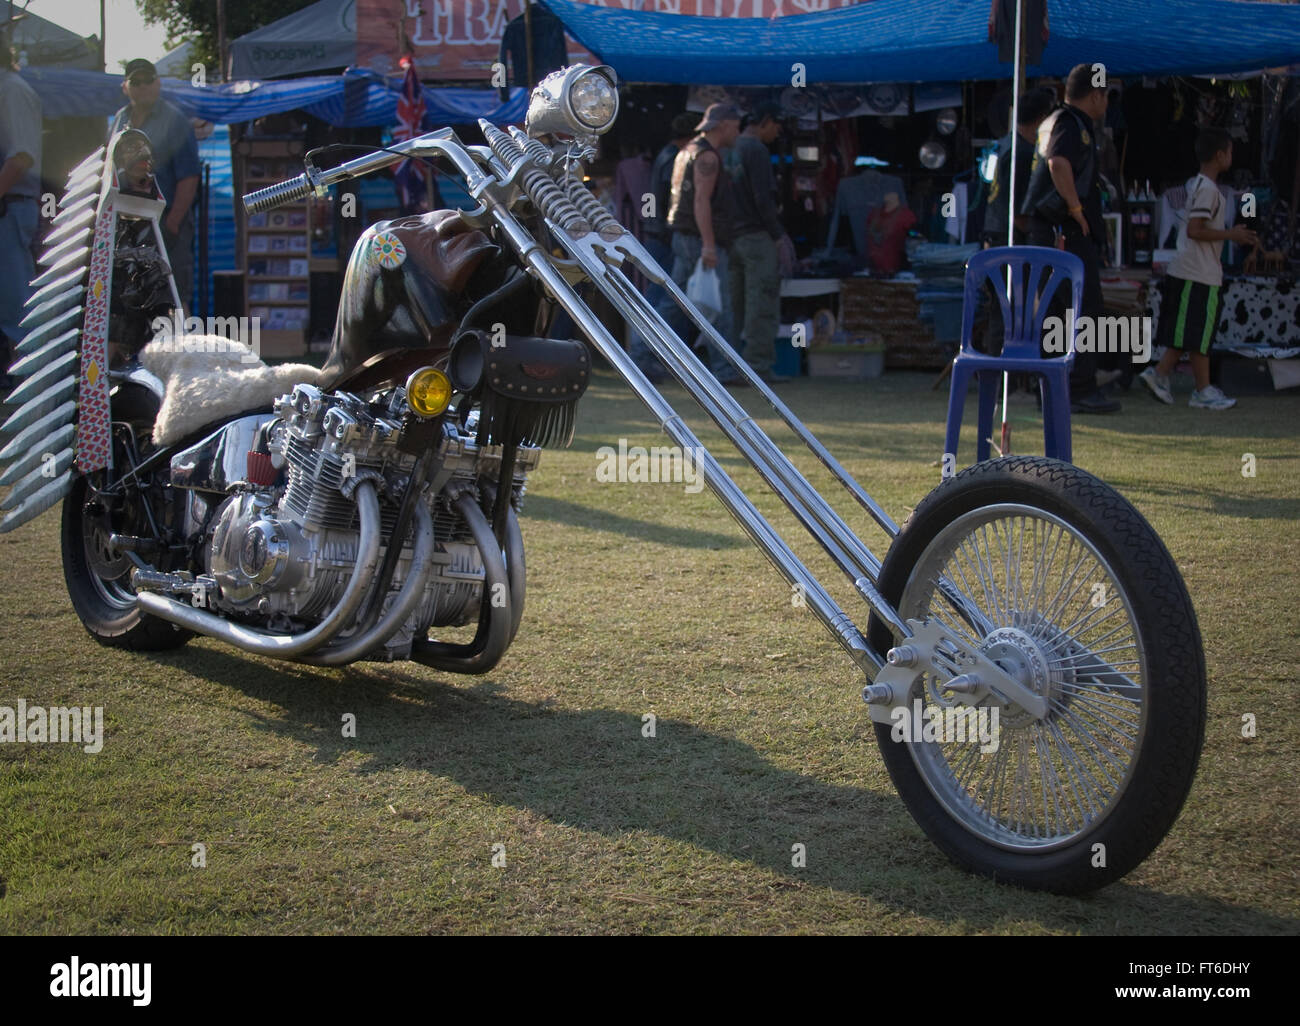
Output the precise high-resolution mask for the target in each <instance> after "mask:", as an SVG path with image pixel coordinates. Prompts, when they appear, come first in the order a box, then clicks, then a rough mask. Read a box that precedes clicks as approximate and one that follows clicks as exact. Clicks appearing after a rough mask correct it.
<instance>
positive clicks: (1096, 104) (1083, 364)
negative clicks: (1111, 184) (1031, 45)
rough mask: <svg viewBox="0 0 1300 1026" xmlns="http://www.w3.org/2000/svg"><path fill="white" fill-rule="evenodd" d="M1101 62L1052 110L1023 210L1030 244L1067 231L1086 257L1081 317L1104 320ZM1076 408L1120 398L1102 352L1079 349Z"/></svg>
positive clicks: (1056, 308)
mask: <svg viewBox="0 0 1300 1026" xmlns="http://www.w3.org/2000/svg"><path fill="white" fill-rule="evenodd" d="M1098 75H1104V72H1103V71H1102V70H1101V69H1100V68H1096V69H1095V68H1094V66H1093V65H1091V64H1079V65H1076V66H1075V68H1074V69H1073V70H1072V71H1071V72H1070V77H1069V78H1068V79H1067V80H1066V85H1065V101H1066V102H1065V103H1064V105H1062V106H1060V107H1058V108H1057V109H1056V110H1055V111H1053V112H1052V113H1051V114H1050V115H1049V116H1048V118H1047V119H1046V120H1045V121H1044V122H1043V124H1042V125H1041V126H1040V128H1039V131H1038V148H1037V150H1036V152H1035V154H1034V167H1033V171H1032V173H1031V174H1030V178H1029V191H1028V193H1027V194H1026V196H1025V203H1024V206H1023V207H1021V212H1022V213H1024V214H1027V215H1028V216H1029V229H1028V231H1027V232H1026V236H1027V239H1028V242H1029V244H1030V245H1031V246H1055V245H1056V235H1057V233H1058V232H1060V233H1061V234H1062V235H1063V236H1064V237H1065V249H1066V251H1067V252H1070V253H1073V254H1074V255H1075V256H1077V257H1078V258H1079V259H1080V260H1082V261H1083V268H1084V279H1083V309H1082V310H1081V311H1078V312H1077V313H1078V314H1079V315H1081V316H1085V317H1091V318H1100V317H1102V316H1104V313H1105V306H1104V302H1103V299H1102V294H1101V248H1100V247H1101V246H1103V245H1104V244H1105V238H1106V229H1105V225H1104V222H1103V221H1102V217H1101V189H1100V188H1099V185H1098V174H1099V171H1098V162H1099V161H1098V145H1097V127H1096V126H1097V122H1099V121H1101V120H1102V118H1104V117H1105V116H1106V107H1107V103H1108V93H1107V91H1106V86H1105V83H1104V80H1103V81H1101V82H1100V84H1094V83H1097V82H1098V78H1097V76H1098ZM1064 289H1065V286H1062V287H1061V289H1058V291H1057V293H1056V299H1055V300H1054V302H1053V304H1052V305H1053V313H1054V314H1056V315H1057V316H1063V309H1064V307H1065V306H1066V305H1067V303H1068V293H1067V298H1065V299H1063V298H1062V297H1061V293H1062V291H1064ZM1070 409H1071V411H1072V412H1074V413H1113V412H1114V411H1116V410H1118V409H1119V403H1117V402H1115V401H1114V400H1112V399H1108V398H1107V397H1106V396H1104V395H1103V394H1102V393H1101V391H1100V389H1098V388H1097V356H1096V354H1095V353H1092V352H1088V353H1076V354H1075V357H1074V367H1073V369H1072V370H1071V372H1070Z"/></svg>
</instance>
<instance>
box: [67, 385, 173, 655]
mask: <svg viewBox="0 0 1300 1026" xmlns="http://www.w3.org/2000/svg"><path fill="white" fill-rule="evenodd" d="M114 414H115V415H116V414H118V403H117V402H116V400H115V402H114ZM151 424H152V418H147V419H145V420H143V421H142V422H141V423H140V424H137V425H135V426H134V427H130V428H128V426H127V425H126V424H125V423H123V422H120V421H119V422H116V423H115V424H114V433H115V435H118V436H119V437H118V439H117V444H116V445H115V451H114V459H115V466H117V467H119V468H120V467H123V466H127V465H128V463H127V444H130V445H131V451H132V452H137V451H139V452H143V451H146V449H147V446H148V445H149V444H150V443H149V441H148V435H149V430H150V425H151ZM121 432H130V433H131V435H132V437H131V439H130V440H129V443H127V442H126V440H125V439H123V438H122V437H121V436H120V433H121ZM93 479H94V483H95V484H96V486H97V487H98V488H100V489H103V491H100V492H97V491H96V489H95V488H92V487H91V484H92V480H91V479H90V478H87V477H85V476H82V477H79V478H78V479H77V481H76V483H75V484H74V485H73V486H72V491H71V492H69V493H68V495H67V497H66V498H65V499H64V500H63V529H62V547H63V578H64V581H65V582H66V583H67V586H68V597H69V598H70V599H71V600H72V607H73V609H75V610H76V612H77V616H78V618H80V620H81V622H82V624H83V625H84V626H85V628H86V630H87V631H88V632H89V633H90V636H91V637H92V638H94V639H95V640H96V641H98V642H99V643H100V644H103V645H112V646H115V647H119V648H128V649H132V650H134V651H138V652H144V651H163V650H166V649H170V648H178V647H179V646H181V645H183V644H185V642H187V641H189V639H190V638H191V637H193V635H192V634H191V633H190V632H189V631H185V630H181V629H180V628H178V627H176V626H174V625H173V624H170V623H168V622H167V621H166V620H160V619H158V618H157V617H155V616H148V615H146V614H144V613H142V612H140V610H139V609H138V608H137V607H136V604H135V590H134V589H133V588H132V587H131V570H132V569H133V567H134V565H135V564H134V563H132V561H131V560H130V559H129V558H128V557H127V555H126V554H125V553H123V552H120V551H118V550H117V549H115V548H114V547H113V545H112V542H111V540H110V539H111V538H112V536H113V535H114V534H122V535H131V536H138V537H149V536H150V535H151V534H152V525H151V521H150V518H149V515H148V511H147V510H146V509H145V503H146V502H147V501H148V499H147V498H146V493H145V491H143V490H142V488H145V487H147V482H142V483H141V487H132V488H118V489H107V488H106V487H105V486H106V482H107V472H104V471H99V472H96V473H95V474H94V475H93Z"/></svg>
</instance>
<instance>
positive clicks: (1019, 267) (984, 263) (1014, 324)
mask: <svg viewBox="0 0 1300 1026" xmlns="http://www.w3.org/2000/svg"><path fill="white" fill-rule="evenodd" d="M1008 269H1009V270H1010V272H1011V299H1010V300H1008V299H1007V277H1006V274H1007V271H1008ZM1044 279H1045V280H1044ZM1067 281H1068V282H1069V283H1070V286H1071V293H1072V295H1071V300H1072V301H1071V302H1070V303H1069V304H1068V305H1069V307H1070V308H1071V309H1072V310H1074V315H1075V317H1076V318H1077V317H1078V316H1079V314H1080V306H1081V304H1082V302H1083V261H1082V260H1080V259H1079V258H1078V257H1077V256H1075V255H1074V254H1073V253H1067V252H1065V251H1064V250H1061V249H1050V248H1048V247H1046V246H997V247H994V248H992V249H985V250H981V251H980V252H978V253H976V254H975V255H974V256H973V257H971V258H970V260H968V261H967V262H966V281H965V296H964V298H963V303H962V326H961V347H962V350H963V351H964V352H968V353H973V352H974V350H973V349H972V348H971V332H972V331H973V330H974V327H975V309H976V307H977V306H978V305H979V294H980V290H981V289H982V288H983V287H984V283H985V282H988V283H989V284H990V285H991V286H992V288H993V294H994V295H995V296H996V297H997V300H998V302H999V303H1001V304H1002V323H1003V325H1004V330H1005V335H1004V337H1003V344H1002V355H1003V356H1004V357H1007V358H1009V359H1037V358H1038V357H1039V355H1040V348H1039V343H1040V340H1041V339H1042V337H1043V321H1044V320H1046V318H1047V316H1048V314H1049V313H1050V312H1051V301H1052V297H1053V296H1055V295H1056V292H1057V290H1058V289H1059V288H1060V287H1061V285H1062V284H1064V283H1065V282H1067ZM1065 316H1066V318H1067V320H1066V324H1065V325H1064V326H1063V327H1066V328H1068V329H1072V327H1073V322H1071V321H1070V320H1069V315H1068V314H1066V315H1065ZM1068 338H1069V345H1068V348H1067V349H1066V351H1065V352H1064V353H1062V354H1061V356H1062V357H1065V356H1068V355H1069V354H1070V353H1072V352H1074V331H1073V330H1068Z"/></svg>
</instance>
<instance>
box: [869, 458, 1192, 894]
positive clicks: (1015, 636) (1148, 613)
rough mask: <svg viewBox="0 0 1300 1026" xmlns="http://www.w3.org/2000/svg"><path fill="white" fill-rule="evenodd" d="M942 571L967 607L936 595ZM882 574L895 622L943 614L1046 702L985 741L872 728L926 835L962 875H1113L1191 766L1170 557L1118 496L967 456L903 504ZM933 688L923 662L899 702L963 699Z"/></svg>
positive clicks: (1087, 886)
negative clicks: (911, 504)
mask: <svg viewBox="0 0 1300 1026" xmlns="http://www.w3.org/2000/svg"><path fill="white" fill-rule="evenodd" d="M1058 554H1059V557H1060V558H1059V559H1058ZM1049 555H1050V558H1049ZM1071 567H1072V568H1073V569H1074V571H1075V572H1074V575H1073V576H1072V577H1071V575H1070V574H1069V573H1067V571H1068V570H1069V569H1070V568H1071ZM940 574H942V575H943V576H944V577H946V578H947V579H948V580H950V581H952V582H954V583H955V584H956V585H957V587H958V588H959V589H960V590H961V591H962V593H963V594H964V595H965V596H966V598H967V601H968V602H970V603H971V605H973V606H974V607H975V610H976V611H972V610H971V609H970V608H968V609H967V610H966V616H963V615H962V613H961V612H959V611H958V610H957V609H956V607H955V606H954V605H953V604H952V603H951V602H950V601H949V600H948V599H946V598H944V597H943V595H942V593H941V592H940V591H939V590H938V589H937V588H936V586H935V584H934V581H935V579H936V577H937V576H938V575H940ZM963 582H965V583H963ZM1098 586H1100V590H1099V588H1098ZM879 587H880V591H881V592H882V593H883V595H884V597H885V598H886V599H887V600H888V601H889V602H890V603H891V604H893V605H894V606H895V608H896V609H898V612H899V614H900V616H902V617H903V618H904V619H909V618H918V619H919V618H923V617H927V616H929V617H932V618H936V619H939V620H942V621H943V622H944V624H945V625H946V626H948V627H949V629H951V630H953V631H954V632H955V633H958V634H961V635H964V636H966V637H967V638H968V639H970V640H972V641H973V642H974V643H975V644H976V645H977V646H978V647H981V648H983V649H984V650H985V652H986V654H988V656H989V658H994V659H995V660H996V661H998V662H999V663H1000V664H1001V665H1003V668H1004V669H1007V670H1008V671H1009V672H1010V671H1011V668H1012V667H1017V668H1018V671H1017V674H1016V675H1017V676H1019V677H1020V679H1021V682H1022V683H1025V684H1027V685H1028V686H1031V687H1032V688H1033V690H1035V691H1036V692H1037V693H1039V694H1047V695H1048V697H1049V706H1048V708H1049V712H1048V715H1047V716H1046V717H1044V718H1043V719H1042V720H1039V721H1034V720H1033V718H1032V717H1030V716H1029V715H1028V714H1027V713H1024V712H1023V710H1021V711H1020V715H1019V716H1017V715H1016V711H1015V710H1016V709H1018V707H1012V708H1010V709H1008V710H1006V711H1007V713H1008V716H1007V717H1004V719H1003V722H1002V723H1001V725H1000V729H999V734H998V737H999V743H998V747H997V751H996V752H994V751H990V752H987V753H985V752H983V751H981V750H979V749H976V748H975V747H974V746H972V745H969V744H966V745H965V746H958V745H956V744H955V743H950V742H952V741H953V739H952V738H948V739H946V741H939V740H932V741H924V740H920V739H911V738H905V739H902V740H895V739H894V735H895V733H896V731H895V727H894V725H892V724H886V723H877V724H875V727H876V737H877V740H878V741H879V742H880V747H881V753H882V755H883V757H884V760H885V765H886V766H887V767H888V769H889V774H890V776H891V777H892V778H893V781H894V784H895V786H896V787H897V788H898V791H899V794H900V796H901V797H902V799H903V801H904V803H905V804H906V805H907V808H908V810H909V811H910V812H911V814H912V816H913V817H914V818H915V819H916V821H917V823H918V824H920V826H921V828H922V829H923V830H924V831H925V833H926V834H927V835H928V836H929V837H930V839H931V840H932V841H933V842H934V843H935V844H936V845H938V846H939V848H941V849H942V850H943V851H944V852H945V853H946V854H947V855H948V856H949V857H950V858H951V859H952V860H953V861H954V862H956V863H957V864H958V865H960V866H962V867H963V868H965V869H967V870H969V871H970V872H973V873H976V874H979V875H982V876H988V877H992V878H993V879H995V880H998V881H1002V882H1005V883H1012V884H1016V885H1018V886H1021V887H1027V888H1031V889H1036V890H1047V891H1053V892H1055V893H1058V894H1077V893H1082V892H1085V891H1090V890H1093V889H1095V888H1098V887H1101V886H1103V885H1104V884H1107V883H1110V882H1112V881H1114V880H1117V879H1119V878H1120V877H1122V876H1123V875H1124V874H1125V873H1127V872H1129V870H1131V869H1132V868H1133V867H1135V866H1136V865H1138V864H1139V863H1140V862H1141V861H1142V860H1143V859H1145V858H1146V857H1147V855H1149V854H1150V853H1151V852H1152V851H1153V850H1154V849H1155V848H1156V846H1157V845H1158V844H1159V843H1160V841H1161V840H1162V839H1163V838H1164V836H1165V834H1166V833H1167V832H1168V831H1169V829H1170V827H1172V825H1173V823H1174V821H1175V820H1176V819H1177V817H1178V813H1179V811H1180V810H1181V808H1182V806H1183V803H1184V801H1185V800H1186V798H1187V794H1188V791H1189V790H1190V789H1191V785H1192V780H1193V777H1194V776H1195V773H1196V766H1197V762H1198V760H1199V756H1200V751H1201V746H1202V743H1203V741H1204V736H1205V702H1206V682H1205V656H1204V652H1203V650H1202V645H1201V635H1200V630H1199V627H1198V626H1197V622H1196V614H1195V612H1194V610H1193V608H1192V603H1191V598H1190V597H1189V596H1188V593H1187V588H1186V586H1185V585H1184V583H1183V579H1182V576H1181V575H1180V574H1179V572H1178V568H1177V566H1176V565H1175V563H1174V561H1173V558H1172V557H1171V556H1170V555H1169V552H1168V550H1167V549H1166V548H1165V546H1164V544H1163V543H1162V542H1161V540H1160V538H1159V536H1158V535H1157V534H1156V533H1155V531H1154V530H1153V529H1152V528H1151V526H1150V525H1149V524H1148V523H1147V522H1146V520H1145V519H1143V517H1142V515H1141V514H1140V513H1138V511H1137V510H1136V509H1134V508H1133V506H1132V505H1131V504H1130V503H1129V502H1128V501H1127V500H1126V499H1124V498H1123V496H1121V495H1120V494H1119V493H1118V492H1116V491H1115V490H1114V489H1112V488H1110V487H1109V486H1108V485H1106V484H1104V483H1103V482H1102V481H1099V480H1098V479H1097V478H1095V477H1093V476H1092V475H1091V474H1088V473H1087V472H1086V471H1083V470H1080V469H1079V468H1077V467H1075V466H1072V465H1070V464H1067V463H1061V462H1059V461H1056V460H1048V459H1043V458H1041V457H1028V456H1012V457H1007V458H1004V459H999V460H992V461H987V462H984V463H980V464H976V465H975V466H973V467H970V468H967V469H966V470H964V471H963V472H962V473H960V474H958V475H957V476H956V477H954V478H952V479H950V480H948V481H945V482H944V483H943V484H942V485H940V486H939V487H938V488H936V489H935V490H934V491H933V492H931V493H930V494H929V495H928V496H927V497H926V498H925V499H924V500H923V501H922V502H921V504H920V505H919V506H918V507H917V508H916V510H915V512H914V513H913V514H912V516H911V517H910V518H909V519H908V521H907V523H906V524H905V525H904V527H903V529H902V530H901V531H900V532H899V534H898V536H897V537H896V538H895V539H894V543H893V546H892V547H891V548H890V550H889V554H888V556H887V557H886V558H885V561H884V564H883V566H882V568H881V574H880V580H879ZM1049 596H1050V598H1049ZM1098 596H1100V603H1098V601H1096V599H1097V597H1098ZM993 630H996V631H997V632H998V637H997V638H991V637H990V634H991V632H992V631H993ZM870 639H871V644H872V647H873V648H874V649H875V650H876V651H877V652H878V653H880V654H881V655H882V656H883V655H884V653H885V652H886V650H887V649H888V648H890V647H891V645H893V644H895V643H896V642H895V639H893V638H892V635H891V632H890V631H889V629H888V628H887V627H886V625H885V624H884V623H883V622H882V621H880V620H879V619H878V618H876V617H872V621H871V626H870ZM1021 652H1023V654H1024V655H1025V658H1023V659H1021V658H1020V653H1021ZM918 673H920V671H918ZM942 683H943V682H942V681H941V680H939V678H937V677H935V676H934V675H932V674H930V675H926V674H922V675H921V676H919V677H918V678H917V679H916V680H915V681H914V682H913V690H912V691H911V692H909V694H908V696H907V700H906V703H905V704H906V706H907V707H908V708H909V709H911V708H912V705H913V702H914V701H915V699H916V698H918V697H920V698H922V699H923V700H924V699H926V697H927V696H928V698H929V700H930V701H931V702H934V703H935V704H940V705H942V703H943V702H945V701H948V702H951V701H959V700H960V696H955V697H954V696H952V695H951V693H948V692H945V691H944V689H943V688H942ZM986 703H987V696H986V697H985V698H984V699H981V700H980V702H979V705H981V706H982V705H986ZM896 704H900V703H896ZM898 733H900V734H901V730H900V731H898ZM1008 753H1011V754H1009V756H1008ZM1099 846H1100V847H1099Z"/></svg>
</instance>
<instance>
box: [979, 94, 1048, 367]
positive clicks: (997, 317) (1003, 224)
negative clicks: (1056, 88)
mask: <svg viewBox="0 0 1300 1026" xmlns="http://www.w3.org/2000/svg"><path fill="white" fill-rule="evenodd" d="M1053 102H1054V97H1053V95H1052V93H1051V92H1049V91H1048V90H1046V89H1033V90H1030V91H1029V92H1027V93H1025V94H1023V95H1022V96H1021V97H1020V107H1019V111H1018V112H1017V115H1016V132H1017V133H1018V134H1019V136H1020V139H1019V144H1018V145H1017V146H1016V199H1017V200H1018V201H1022V200H1024V198H1025V193H1026V192H1027V191H1028V189H1029V173H1030V170H1031V169H1032V168H1033V162H1034V146H1035V144H1036V143H1037V142H1038V126H1039V125H1041V124H1042V123H1043V120H1044V119H1045V118H1046V117H1047V115H1048V113H1050V111H1051V109H1052V105H1053ZM1010 204H1011V133H1010V132H1008V133H1007V134H1006V135H1004V136H1003V137H1002V138H1001V139H1000V140H998V153H997V170H996V171H995V172H994V174H993V181H992V183H990V185H989V199H988V206H987V207H986V208H985V210H984V235H983V239H984V248H985V249H988V248H989V247H990V246H1005V245H1007V227H1008V220H1009V214H1010V209H1011V208H1010ZM1019 205H1020V203H1019V202H1017V204H1016V206H1017V207H1018V206H1019ZM1028 225H1029V218H1027V217H1025V216H1024V215H1023V214H1017V215H1016V233H1015V243H1014V244H1015V245H1017V246H1023V245H1025V243H1026V239H1025V229H1026V228H1027V227H1028ZM986 288H987V291H988V293H989V301H990V305H989V320H988V333H987V334H986V335H985V338H984V351H985V352H987V353H993V354H997V353H1000V352H1002V342H1003V336H1004V334H1005V327H1004V325H1003V321H1002V304H1001V302H999V301H998V299H997V297H995V296H993V295H992V291H993V286H992V285H986ZM1037 387H1038V386H1037V385H1036V384H1035V386H1034V389H1035V391H1037Z"/></svg>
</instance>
